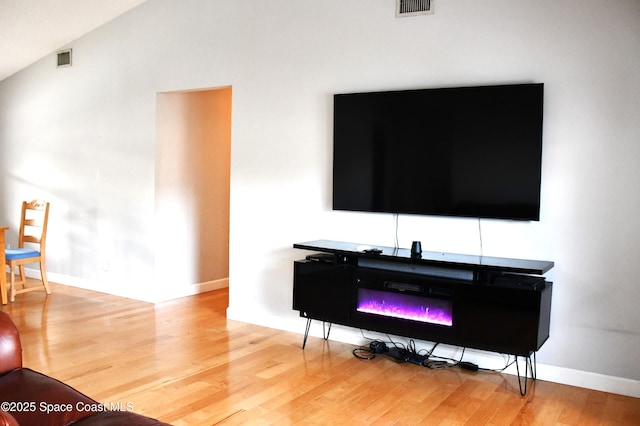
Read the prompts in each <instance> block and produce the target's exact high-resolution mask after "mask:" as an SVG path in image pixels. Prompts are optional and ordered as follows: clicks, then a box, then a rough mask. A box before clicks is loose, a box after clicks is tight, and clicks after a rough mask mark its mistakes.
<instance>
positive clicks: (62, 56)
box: [56, 49, 71, 68]
mask: <svg viewBox="0 0 640 426" xmlns="http://www.w3.org/2000/svg"><path fill="white" fill-rule="evenodd" d="M56 56H57V60H58V68H60V67H70V66H71V49H66V50H60V51H59V52H57V55H56Z"/></svg>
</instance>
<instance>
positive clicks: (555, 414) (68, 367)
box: [2, 283, 640, 426]
mask: <svg viewBox="0 0 640 426" xmlns="http://www.w3.org/2000/svg"><path fill="white" fill-rule="evenodd" d="M52 290H53V294H52V295H50V296H48V297H46V296H45V295H44V293H42V292H33V293H29V294H23V295H19V296H17V297H16V301H15V302H14V303H13V304H9V305H5V306H4V307H3V308H2V309H3V310H5V311H7V312H8V313H9V314H10V315H11V316H12V318H13V320H14V322H15V323H16V325H17V326H18V329H19V330H20V333H21V338H22V342H23V346H24V350H23V352H24V365H25V367H30V368H33V369H35V370H38V371H41V372H44V373H46V374H48V375H51V376H53V377H55V378H58V379H60V380H62V381H64V382H66V383H68V384H69V385H71V386H73V387H75V388H76V389H78V390H80V391H82V392H84V393H86V394H87V395H89V396H91V397H93V398H94V399H97V400H99V401H101V402H103V403H105V404H114V405H122V406H126V405H127V404H130V406H133V409H134V411H136V412H138V413H141V414H145V415H148V416H151V417H155V418H157V419H159V420H162V421H165V422H168V423H171V424H174V425H176V426H179V425H194V426H195V425H215V424H224V425H236V424H248V425H270V424H276V425H287V424H304V425H331V424H335V425H344V424H349V425H392V424H393V425H396V424H397V425H417V424H428V425H489V424H491V425H524V424H526V425H535V424H539V425H580V426H587V425H616V426H618V425H640V399H637V398H630V397H625V396H620V395H613V394H607V393H603V392H597V391H591V390H587V389H581V388H576V387H570V386H564V385H558V384H553V383H548V382H544V381H541V380H538V381H536V382H535V384H534V385H533V386H532V387H531V388H530V389H529V392H528V394H527V396H526V397H521V396H520V394H519V392H518V390H517V381H516V378H515V377H514V376H510V375H502V374H495V373H481V372H469V371H464V370H460V369H458V368H451V369H444V370H432V369H428V368H423V367H419V366H416V365H412V364H397V363H395V362H393V361H391V360H389V359H388V358H386V357H385V358H381V357H378V358H376V359H374V360H371V361H365V360H360V359H357V358H355V357H354V356H353V355H352V350H353V349H354V346H351V345H347V344H342V343H337V342H325V341H323V340H322V339H318V338H313V337H310V338H309V341H308V343H307V347H306V349H305V350H304V351H303V350H302V349H301V348H300V344H301V342H302V336H301V335H299V334H294V333H287V332H282V331H278V330H273V329H269V328H264V327H258V326H254V325H247V324H243V323H239V322H234V321H228V320H227V319H226V318H225V310H226V307H227V303H228V292H227V290H226V289H223V290H217V291H213V292H210V293H205V294H201V295H197V296H193V297H187V298H183V299H179V300H175V301H171V302H166V303H161V304H158V305H155V306H154V305H152V304H147V303H143V302H138V301H134V300H129V299H124V298H119V297H115V296H110V295H105V294H101V293H95V292H90V291H86V290H80V289H76V288H72V287H67V286H61V285H56V284H53V283H52ZM301 331H302V330H301Z"/></svg>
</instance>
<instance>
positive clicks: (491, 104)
mask: <svg viewBox="0 0 640 426" xmlns="http://www.w3.org/2000/svg"><path fill="white" fill-rule="evenodd" d="M543 93H544V85H543V84H542V83H536V84H514V85H499V86H479V87H457V88H439V89H421V90H402V91H388V92H371V93H350V94H336V95H334V135H333V136H334V152H333V209H334V210H351V211H367V212H388V213H406V214H424V215H440V216H463V217H481V218H501V219H516V220H539V213H540V177H541V159H542V115H543Z"/></svg>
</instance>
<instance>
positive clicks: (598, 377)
mask: <svg viewBox="0 0 640 426" xmlns="http://www.w3.org/2000/svg"><path fill="white" fill-rule="evenodd" d="M292 315H293V316H292V317H287V318H282V317H276V316H274V315H269V314H265V313H264V312H261V313H260V314H256V313H254V312H250V313H247V312H246V311H244V310H236V309H233V307H229V308H228V309H227V318H228V319H230V320H234V321H240V322H246V323H249V324H256V325H261V326H263V327H269V328H275V329H278V330H284V331H289V332H293V333H299V334H300V344H302V339H303V334H304V329H305V322H306V319H304V318H300V317H298V316H297V313H295V312H293V314H292ZM322 333H323V327H322V322H321V321H313V322H312V324H311V328H310V332H309V335H310V336H313V337H323V335H322ZM364 333H365V336H366V338H365V337H363V335H362V332H361V331H360V330H358V329H355V328H351V327H344V326H339V325H334V326H332V328H331V334H330V336H329V337H330V340H333V341H337V342H342V343H348V344H352V345H368V343H369V341H368V340H367V338H375V339H380V340H387V338H386V335H383V334H380V333H375V332H369V331H365V332H364ZM398 341H401V342H406V341H407V338H403V337H398ZM416 345H417V346H418V347H425V348H430V347H431V346H433V343H431V342H421V341H417V340H416ZM437 353H438V355H440V356H448V357H451V358H454V359H457V358H456V356H459V355H460V348H457V347H453V346H447V345H439V346H438V350H437ZM464 359H465V361H470V362H473V363H475V364H477V365H480V366H481V367H483V368H491V369H499V368H502V367H503V366H504V365H505V359H504V357H503V356H502V355H500V354H494V353H492V352H484V351H475V350H469V349H467V350H466V351H465V353H464ZM521 359H522V358H521ZM524 367H525V364H524V360H523V359H522V361H521V362H520V373H521V374H524ZM504 372H505V373H507V374H512V375H515V374H516V367H515V366H511V367H509V368H507V369H506V370H505V371H504ZM536 378H537V379H538V380H544V381H548V382H553V383H560V384H564V385H569V386H576V387H581V388H587V389H593V390H598V391H602V392H609V393H615V394H619V395H626V396H631V397H634V398H640V381H638V380H632V379H626V378H623V377H615V376H607V375H604V374H599V373H592V372H589V371H582V370H574V369H571V368H564V367H557V366H553V365H547V364H541V363H539V362H538V363H537V368H536Z"/></svg>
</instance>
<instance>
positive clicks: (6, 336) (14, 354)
mask: <svg viewBox="0 0 640 426" xmlns="http://www.w3.org/2000/svg"><path fill="white" fill-rule="evenodd" d="M21 367H22V345H21V344H20V335H19V334H18V329H17V328H16V326H15V324H14V323H13V321H12V320H11V317H10V316H9V315H8V314H7V313H6V312H4V311H0V374H4V373H7V372H9V371H12V370H15V369H16V368H21Z"/></svg>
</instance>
